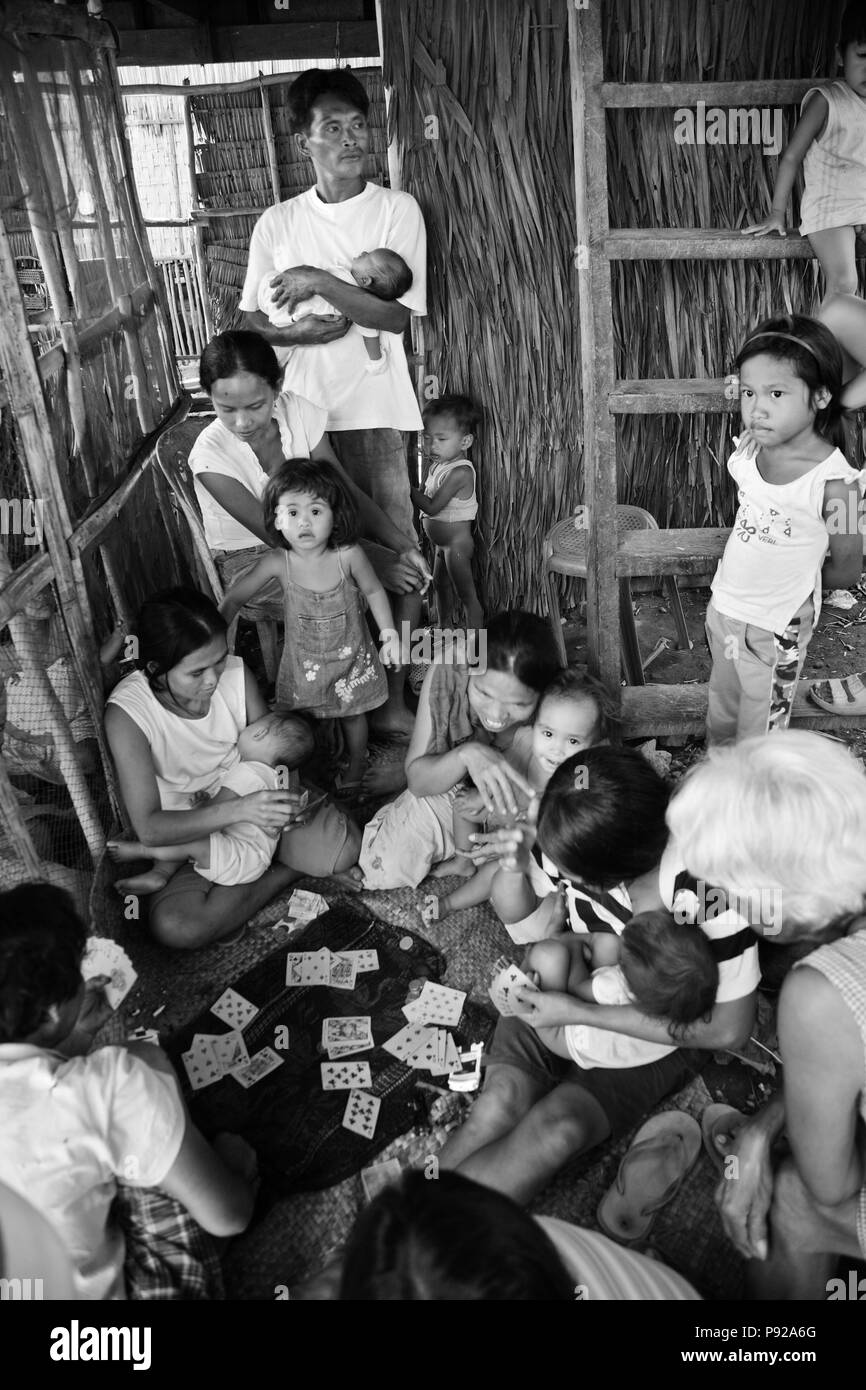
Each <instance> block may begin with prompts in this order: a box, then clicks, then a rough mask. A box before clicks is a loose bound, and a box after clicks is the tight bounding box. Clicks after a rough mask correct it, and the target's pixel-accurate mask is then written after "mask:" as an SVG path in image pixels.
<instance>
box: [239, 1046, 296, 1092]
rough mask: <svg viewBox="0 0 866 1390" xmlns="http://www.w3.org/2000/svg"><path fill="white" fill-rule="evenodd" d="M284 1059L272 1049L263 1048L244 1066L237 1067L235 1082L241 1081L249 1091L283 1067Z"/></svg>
mask: <svg viewBox="0 0 866 1390" xmlns="http://www.w3.org/2000/svg"><path fill="white" fill-rule="evenodd" d="M283 1061H284V1058H282V1057H280V1056H279V1055H278V1053H276V1052H274V1050H273V1048H272V1047H263V1048H262V1050H261V1052H257V1053H256V1054H255V1056H254V1057H251V1058H250V1060H249V1061H248V1062H247V1063H246V1065H244V1066H240V1067H236V1068H235V1070H234V1071H233V1072H232V1076H233V1077H234V1079H235V1081H239V1082H240V1083H241V1085H242V1086H244V1087H246V1088H247V1090H248V1089H249V1088H250V1086H255V1084H256V1082H258V1081H261V1080H262V1078H263V1077H265V1076H267V1075H268V1073H269V1072H272V1071H273V1070H274V1069H275V1068H276V1067H281V1066H282V1064H283Z"/></svg>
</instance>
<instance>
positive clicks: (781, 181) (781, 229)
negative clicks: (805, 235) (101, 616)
mask: <svg viewBox="0 0 866 1390" xmlns="http://www.w3.org/2000/svg"><path fill="white" fill-rule="evenodd" d="M829 110H830V107H829V105H828V103H827V98H826V97H825V96H822V94H821V93H820V92H813V94H812V96H811V97H810V98H809V101H808V103H807V104H806V108H805V110H804V111H803V114H802V116H801V117H800V121H799V124H798V126H797V129H796V130H795V131H794V134H793V135H792V136H791V140H790V143H789V144H788V145H787V146H786V148H785V149H784V150H783V152H782V157H781V159H780V160H779V173H778V177H777V179H776V191H775V193H774V194H773V207H772V211H771V212H770V215H769V217H765V218H764V221H763V222H757V223H755V225H754V226H752V227H744V228H743V235H744V236H748V235H749V234H750V233H754V234H755V235H756V236H766V235H767V233H768V232H778V233H779V235H780V236H787V231H786V229H785V210H786V208H787V206H788V199H789V198H790V196H791V189H792V188H793V187H794V180H795V179H796V177H797V170H798V169H799V167H800V165H801V164H802V163H803V160H804V158H805V156H806V151H807V150H808V148H809V146H810V145H811V143H812V141H813V140H815V139H817V137H818V136H819V135H820V134H821V132H822V131H823V129H824V126H825V125H826V123H827V113H828V112H829Z"/></svg>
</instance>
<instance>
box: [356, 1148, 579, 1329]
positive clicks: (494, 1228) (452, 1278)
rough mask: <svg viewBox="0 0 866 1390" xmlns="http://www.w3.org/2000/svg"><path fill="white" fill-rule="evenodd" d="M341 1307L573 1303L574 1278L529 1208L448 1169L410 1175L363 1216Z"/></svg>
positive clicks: (378, 1199) (414, 1172)
mask: <svg viewBox="0 0 866 1390" xmlns="http://www.w3.org/2000/svg"><path fill="white" fill-rule="evenodd" d="M339 1297H340V1299H341V1300H342V1301H343V1302H350V1301H354V1302H372V1301H377V1302H391V1303H394V1302H399V1303H430V1302H448V1301H454V1302H457V1301H460V1302H465V1301H469V1302H473V1303H478V1302H493V1301H502V1302H506V1301H510V1302H517V1301H520V1302H526V1301H542V1300H543V1301H546V1302H550V1301H555V1302H563V1303H564V1302H569V1303H570V1302H573V1300H574V1281H573V1280H572V1278H571V1276H570V1275H569V1273H568V1272H567V1270H566V1268H565V1265H564V1264H563V1262H562V1260H561V1258H560V1256H559V1254H558V1252H557V1250H556V1249H555V1247H554V1245H553V1243H552V1241H551V1240H550V1239H549V1237H548V1236H547V1234H546V1233H545V1232H544V1230H543V1229H542V1228H541V1226H539V1224H538V1222H537V1221H535V1220H534V1219H533V1218H532V1217H531V1216H530V1215H529V1213H528V1212H526V1211H524V1210H523V1208H522V1207H519V1206H518V1205H517V1203H516V1202H513V1201H512V1200H511V1198H510V1197H506V1196H504V1195H503V1193H501V1192H496V1191H494V1189H493V1188H490V1187H482V1186H481V1185H480V1184H479V1183H476V1182H472V1181H471V1180H470V1179H469V1178H465V1177H463V1175H462V1174H461V1173H454V1172H451V1171H450V1170H443V1171H440V1173H439V1174H438V1176H437V1178H436V1180H435V1181H433V1182H431V1181H430V1180H429V1179H428V1178H427V1177H426V1176H425V1175H424V1173H423V1172H421V1171H420V1170H418V1169H414V1170H411V1169H410V1170H409V1171H408V1172H406V1173H404V1174H403V1176H402V1178H401V1179H400V1181H399V1182H395V1183H393V1184H392V1185H390V1186H389V1187H386V1188H385V1189H384V1190H383V1191H382V1192H380V1193H379V1195H378V1196H377V1197H374V1199H373V1201H372V1202H371V1203H370V1205H369V1206H368V1207H367V1208H366V1210H365V1211H363V1212H362V1213H361V1215H360V1216H359V1217H358V1220H357V1221H356V1223H355V1226H354V1229H353V1231H352V1234H351V1235H350V1237H349V1241H348V1244H347V1246H346V1255H345V1261H344V1264H343V1274H342V1280H341V1283H340V1293H339Z"/></svg>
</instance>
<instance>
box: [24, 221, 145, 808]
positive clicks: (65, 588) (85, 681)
mask: <svg viewBox="0 0 866 1390" xmlns="http://www.w3.org/2000/svg"><path fill="white" fill-rule="evenodd" d="M0 317H2V322H3V324H4V329H5V331H4V332H3V333H0V366H2V370H3V375H4V377H5V378H6V385H7V388H8V392H9V400H10V403H11V406H12V409H13V411H14V413H15V421H16V424H17V426H18V431H19V434H20V437H21V442H22V445H23V447H24V458H25V462H26V466H27V470H28V472H29V475H30V478H31V479H32V483H33V490H34V495H35V496H36V497H37V498H38V499H40V501H41V504H42V513H43V518H44V535H45V543H46V546H47V549H48V552H49V554H50V556H51V559H52V562H53V565H54V579H55V585H56V588H57V594H58V599H59V604H60V611H61V614H62V617H63V621H64V623H65V625H66V629H67V632H68V634H69V640H70V647H71V653H72V659H73V662H74V664H75V667H76V670H77V673H78V676H79V680H80V682H81V686H82V689H83V690H84V694H85V698H86V700H87V705H88V709H89V710H90V714H91V717H92V719H93V723H94V728H95V730H96V740H97V743H98V746H99V750H100V754H101V756H102V762H103V767H104V769H105V777H106V783H107V785H108V790H109V796H110V797H111V799H112V801H113V802H114V804H115V805H117V800H118V798H117V791H116V786H115V782H114V768H113V764H112V762H111V757H110V754H109V751H108V746H107V744H106V742H105V734H104V732H103V728H102V712H103V693H102V685H101V682H100V680H99V676H98V672H99V670H100V667H99V656H98V653H97V650H96V643H95V641H94V638H93V633H92V616H91V613H90V600H89V597H88V593H87V586H86V584H85V581H84V571H83V569H82V566H81V560H80V558H79V557H78V556H77V555H74V554H73V556H72V557H70V552H69V550H68V549H67V545H66V537H67V536H68V535H70V534H71V531H72V525H71V521H70V517H69V512H68V510H67V506H66V499H65V497H64V495H63V492H62V489H61V488H60V486H59V485H58V479H59V469H58V466H57V458H56V455H55V452H54V441H53V437H52V434H51V429H50V426H49V423H48V414H47V410H46V406H45V399H44V397H43V395H42V383H41V380H40V378H39V373H38V371H37V370H36V363H35V360H34V358H33V354H32V352H31V351H30V342H29V335H28V332H27V321H26V318H25V315H24V308H23V305H22V303H21V295H20V291H19V288H18V280H17V276H16V274H15V261H14V259H13V257H12V251H11V248H10V246H9V238H8V235H7V232H6V227H5V224H4V222H3V219H2V217H0ZM85 617H87V618H88V619H90V627H88V625H87V622H85ZM70 794H71V788H70Z"/></svg>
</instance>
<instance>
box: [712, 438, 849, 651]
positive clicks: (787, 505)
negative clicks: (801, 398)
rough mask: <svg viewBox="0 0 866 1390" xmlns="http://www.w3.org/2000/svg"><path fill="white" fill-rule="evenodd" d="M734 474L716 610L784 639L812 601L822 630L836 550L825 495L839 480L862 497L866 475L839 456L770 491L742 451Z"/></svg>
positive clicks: (732, 466)
mask: <svg viewBox="0 0 866 1390" xmlns="http://www.w3.org/2000/svg"><path fill="white" fill-rule="evenodd" d="M757 457H758V458H759V457H760V455H758V456H757ZM728 472H729V473H730V475H731V477H732V478H733V479H734V482H735V483H736V484H737V496H738V498H739V507H738V509H737V516H736V520H735V522H734V529H733V531H732V532H731V534H730V536H729V537H728V543H727V545H726V546H725V549H724V553H723V555H722V558H721V560H720V561H719V565H718V568H717V570H716V573H715V575H714V577H713V582H712V585H711V588H712V591H713V604H714V605H715V607H716V608H717V609H718V611H719V612H720V613H723V614H724V615H725V617H727V618H734V619H736V620H737V621H739V622H742V623H751V624H753V625H754V626H755V627H760V628H764V629H765V630H766V631H767V632H784V631H785V628H786V627H787V626H788V623H789V622H790V621H791V619H792V618H793V616H794V614H795V613H796V612H797V609H798V608H800V607H801V605H802V604H803V603H805V602H806V599H807V598H808V597H809V595H810V594H811V595H812V597H813V600H814V604H815V621H816V622H817V620H818V614H819V613H820V611H821V566H822V565H823V563H824V557H825V555H826V554H827V550H828V548H829V544H830V537H829V535H828V532H827V522H826V521H825V520H824V516H823V509H824V487H825V484H826V483H827V482H829V481H830V480H831V479H835V478H838V479H841V480H842V481H843V482H846V483H849V482H857V483H859V485H860V490H861V492H862V490H863V477H864V475H863V474H861V473H860V472H858V470H857V469H856V468H852V467H851V465H850V463H849V462H848V460H847V459H846V458H845V455H844V454H843V453H841V451H840V450H839V449H834V450H833V452H832V454H830V456H829V457H828V458H826V459H825V460H824V462H823V463H818V464H816V465H815V467H814V468H811V469H810V470H809V472H808V473H804V474H803V476H802V477H801V478H796V479H795V480H794V481H793V482H792V483H778V484H777V483H768V482H765V481H764V479H763V478H762V477H761V474H760V471H759V468H758V462H757V459H756V456H755V454H754V452H753V451H752V450H749V449H746V450H743V449H740V448H739V446H738V447H737V448H736V450H735V451H734V453H733V454H732V455H731V457H730V458H729V459H728Z"/></svg>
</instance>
